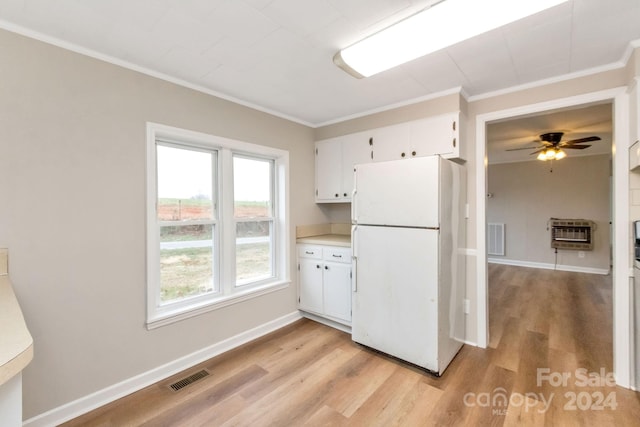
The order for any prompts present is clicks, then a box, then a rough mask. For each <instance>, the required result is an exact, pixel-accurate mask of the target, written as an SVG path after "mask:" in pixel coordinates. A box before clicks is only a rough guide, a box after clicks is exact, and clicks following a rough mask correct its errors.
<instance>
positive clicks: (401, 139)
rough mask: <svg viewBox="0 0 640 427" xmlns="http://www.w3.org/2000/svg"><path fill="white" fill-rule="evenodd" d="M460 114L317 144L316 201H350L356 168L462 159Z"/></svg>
mask: <svg viewBox="0 0 640 427" xmlns="http://www.w3.org/2000/svg"><path fill="white" fill-rule="evenodd" d="M461 118H462V116H461V114H460V113H459V112H453V113H447V114H442V115H438V116H433V117H428V118H425V119H421V120H415V121H412V122H405V123H400V124H397V125H392V126H385V127H381V128H376V129H372V130H369V131H365V132H358V133H353V134H349V135H345V136H340V137H336V138H330V139H325V140H322V141H318V142H316V202H317V203H345V202H351V192H352V191H353V166H354V165H357V164H362V163H368V162H371V161H373V162H381V161H385V160H400V159H410V158H412V157H424V156H431V155H434V154H439V155H441V156H442V157H444V158H447V159H452V158H454V159H455V158H460V140H461V139H462V138H464V136H463V135H462V129H463V127H464V123H461Z"/></svg>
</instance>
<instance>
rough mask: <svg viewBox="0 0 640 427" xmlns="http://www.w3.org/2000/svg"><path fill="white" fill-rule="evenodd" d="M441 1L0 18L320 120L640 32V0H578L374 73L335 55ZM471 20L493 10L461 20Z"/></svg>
mask: <svg viewBox="0 0 640 427" xmlns="http://www.w3.org/2000/svg"><path fill="white" fill-rule="evenodd" d="M435 2H436V0H108V1H97V0H92V1H89V0H56V1H51V0H0V27H1V28H5V29H8V30H11V31H15V32H18V33H22V34H25V35H28V36H30V37H34V38H37V39H40V40H44V41H47V42H50V43H53V44H56V45H60V46H63V47H66V48H70V49H72V50H75V51H79V52H81V53H85V54H89V55H91V56H95V57H98V58H101V59H106V60H109V61H112V62H115V63H117V64H120V65H124V66H127V67H130V68H133V69H136V70H139V71H143V72H146V73H148V74H151V75H155V76H159V77H162V78H166V79H168V80H170V81H174V82H178V83H181V84H184V85H187V86H189V87H193V88H196V89H199V90H202V91H205V92H207V93H212V94H215V95H218V96H222V97H224V98H226V99H231V100H234V101H236V102H240V103H242V104H244V105H249V106H252V107H254V108H258V109H260V110H263V111H267V112H270V113H273V114H276V115H278V116H281V117H285V118H288V119H292V120H294V121H297V122H299V123H303V124H306V125H310V126H320V125H323V124H328V123H333V122H337V121H340V120H344V119H346V118H350V117H356V116H359V115H363V114H366V113H370V112H373V111H380V110H382V109H385V108H389V107H391V106H395V105H402V104H406V103H411V102H415V101H417V100H420V99H426V98H429V97H432V96H437V95H438V94H441V93H443V92H446V91H450V90H452V89H456V88H462V90H463V92H464V93H465V94H466V95H467V96H469V97H472V99H473V97H475V96H480V95H484V94H488V93H492V92H495V91H501V90H504V89H506V88H510V87H514V86H521V85H529V84H533V83H534V82H537V81H541V80H547V79H557V78H560V76H565V75H567V74H575V73H583V72H586V71H587V70H591V69H594V68H596V69H602V67H617V66H620V65H621V61H623V60H624V59H625V52H626V50H627V49H628V47H629V42H630V41H633V40H636V39H640V25H639V23H640V1H638V0H607V1H603V0H570V1H568V2H567V3H564V4H561V5H559V6H556V7H554V8H552V9H548V10H547V11H544V12H541V13H539V14H536V15H534V16H531V17H529V18H526V19H523V20H520V21H518V22H515V23H512V24H509V25H507V26H505V27H502V28H500V29H497V30H494V31H491V32H488V33H485V34H483V35H480V36H478V37H475V38H473V39H470V40H467V41H464V42H462V43H459V44H456V45H454V46H451V47H449V48H447V49H443V50H441V51H438V52H435V53H433V54H431V55H427V56H425V57H422V58H420V59H417V60H414V61H412V62H410V63H408V64H405V65H403V66H400V67H397V68H395V69H393V70H389V71H386V72H383V73H380V74H378V75H375V76H372V77H369V78H366V79H360V80H359V79H355V78H354V77H351V76H350V75H348V74H346V73H345V72H344V71H342V70H340V69H339V68H338V67H336V66H335V65H334V64H333V62H332V58H333V55H334V54H335V53H336V52H337V51H338V50H339V49H341V48H343V47H346V46H348V45H350V44H352V43H353V42H355V41H357V40H359V39H361V38H363V37H365V36H366V35H368V34H371V33H372V32H375V31H377V30H379V29H381V28H383V27H385V26H387V25H389V24H390V23H391V22H393V21H397V20H399V19H402V18H404V17H407V16H409V15H411V14H413V13H415V12H417V11H418V10H421V9H424V8H425V7H428V6H430V5H431V4H433V3H435ZM487 13H492V12H491V11H490V10H488V11H487ZM465 19H482V17H478V16H461V17H460V21H459V22H454V23H452V24H451V25H464V20H465ZM565 127H566V126H565Z"/></svg>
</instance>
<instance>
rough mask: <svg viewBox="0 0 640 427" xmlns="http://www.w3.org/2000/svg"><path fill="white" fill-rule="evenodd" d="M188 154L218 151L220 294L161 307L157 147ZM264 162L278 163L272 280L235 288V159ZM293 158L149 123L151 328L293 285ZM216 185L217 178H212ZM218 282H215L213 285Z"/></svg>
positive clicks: (148, 293)
mask: <svg viewBox="0 0 640 427" xmlns="http://www.w3.org/2000/svg"><path fill="white" fill-rule="evenodd" d="M158 143H160V144H161V145H163V146H167V145H169V146H173V147H178V148H180V147H184V148H186V149H194V150H196V151H197V150H202V151H216V152H217V155H216V156H215V157H216V160H217V161H216V164H215V165H214V171H212V175H215V179H214V183H215V184H216V187H215V188H214V189H213V190H214V192H216V195H215V196H214V195H212V198H213V199H214V200H213V203H214V210H215V212H216V215H214V219H213V223H214V224H215V225H214V227H217V233H214V243H213V245H214V250H215V245H217V246H218V251H217V254H216V258H217V259H216V260H215V261H214V265H217V266H218V269H217V271H216V272H214V274H216V273H217V274H218V276H219V277H218V282H217V285H218V289H217V292H216V289H215V288H214V292H210V293H206V294H202V295H197V296H193V297H187V298H184V299H181V300H177V301H174V302H170V303H165V304H160V268H159V265H160V264H159V262H160V238H159V233H158V230H159V226H160V223H164V221H159V220H158V216H157V200H158V198H157V183H158V179H157V158H156V145H157V144H158ZM234 155H238V156H241V157H248V158H256V159H265V160H270V161H272V162H273V171H272V173H273V180H272V181H273V182H272V183H271V185H272V198H273V209H272V215H273V217H272V219H273V222H272V227H273V230H272V233H273V238H272V246H273V253H272V255H273V260H272V263H273V273H274V274H273V277H272V278H268V279H265V280H260V281H256V282H255V283H251V284H243V285H241V286H237V285H236V277H235V274H236V273H235V270H236V263H235V261H236V260H235V254H236V252H235V251H236V241H235V234H236V229H235V227H236V221H235V217H234V194H233V190H234V187H233V157H234ZM288 175H289V153H288V151H286V150H281V149H278V148H273V147H268V146H264V145H258V144H253V143H248V142H243V141H238V140H233V139H229V138H224V137H219V136H215V135H209V134H205V133H202V132H196V131H190V130H185V129H180V128H176V127H171V126H166V125H162V124H158V123H151V122H147V143H146V199H147V202H146V207H147V215H146V216H147V224H146V244H147V251H146V252H147V253H146V263H147V268H146V270H147V275H146V299H147V313H146V327H147V329H155V328H157V327H160V326H163V325H167V324H170V323H173V322H176V321H179V320H182V319H186V318H189V317H192V316H197V315H199V314H202V313H206V312H209V311H212V310H216V309H219V308H222V307H226V306H229V305H231V304H236V303H239V302H242V301H246V300H248V299H252V298H256V297H259V296H261V295H264V294H267V293H271V292H275V291H278V290H280V289H284V288H286V287H288V286H289V285H290V283H291V281H290V277H289V275H290V272H289V270H290V268H289V266H290V242H289V194H288V188H289V182H288ZM212 179H213V176H212ZM215 281H216V279H215V278H214V283H215Z"/></svg>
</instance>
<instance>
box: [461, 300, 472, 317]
mask: <svg viewBox="0 0 640 427" xmlns="http://www.w3.org/2000/svg"><path fill="white" fill-rule="evenodd" d="M462 305H463V310H464V314H469V313H470V312H471V301H469V300H468V299H467V298H465V299H463V300H462Z"/></svg>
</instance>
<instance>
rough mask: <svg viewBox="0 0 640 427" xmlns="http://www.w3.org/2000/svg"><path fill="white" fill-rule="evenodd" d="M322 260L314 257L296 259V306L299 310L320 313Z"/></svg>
mask: <svg viewBox="0 0 640 427" xmlns="http://www.w3.org/2000/svg"><path fill="white" fill-rule="evenodd" d="M322 266H323V264H322V262H321V261H320V260H315V259H307V258H300V259H299V260H298V270H299V271H298V286H299V287H300V291H299V292H300V293H299V297H300V300H299V303H298V306H299V307H300V309H301V310H306V311H312V312H314V313H320V314H322V311H323V310H322V309H323V304H322V270H323V269H322Z"/></svg>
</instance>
